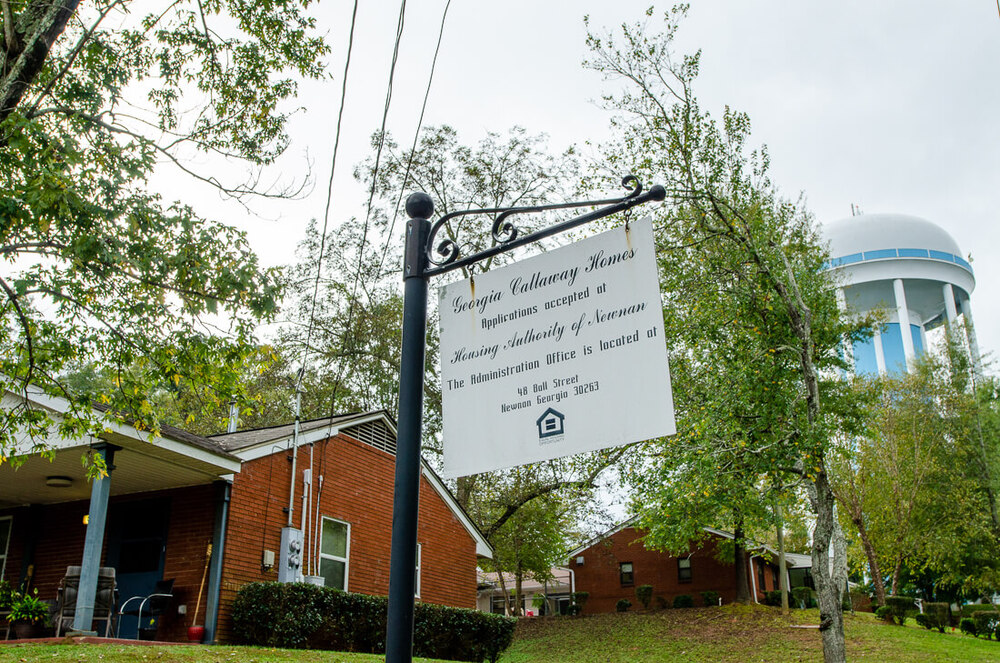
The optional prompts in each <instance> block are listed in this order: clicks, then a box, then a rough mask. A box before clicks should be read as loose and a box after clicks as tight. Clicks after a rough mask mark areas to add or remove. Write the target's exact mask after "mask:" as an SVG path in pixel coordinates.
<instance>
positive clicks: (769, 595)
mask: <svg viewBox="0 0 1000 663" xmlns="http://www.w3.org/2000/svg"><path fill="white" fill-rule="evenodd" d="M764 605H771V606H774V607H776V608H777V607H781V590H780V589H773V590H771V591H769V592H764Z"/></svg>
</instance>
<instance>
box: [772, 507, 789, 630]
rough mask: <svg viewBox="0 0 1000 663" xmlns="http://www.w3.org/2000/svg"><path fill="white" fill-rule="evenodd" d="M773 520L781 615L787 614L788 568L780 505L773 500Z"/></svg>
mask: <svg viewBox="0 0 1000 663" xmlns="http://www.w3.org/2000/svg"><path fill="white" fill-rule="evenodd" d="M774 519H775V520H776V521H778V531H777V534H778V588H779V589H780V590H781V614H783V615H787V614H788V568H787V567H786V566H785V524H784V522H783V521H782V517H781V505H780V504H778V500H777V498H775V500H774Z"/></svg>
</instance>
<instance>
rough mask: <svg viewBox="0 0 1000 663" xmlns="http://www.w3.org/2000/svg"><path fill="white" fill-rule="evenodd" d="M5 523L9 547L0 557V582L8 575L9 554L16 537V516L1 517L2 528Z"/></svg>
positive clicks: (5, 547) (7, 546)
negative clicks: (12, 541)
mask: <svg viewBox="0 0 1000 663" xmlns="http://www.w3.org/2000/svg"><path fill="white" fill-rule="evenodd" d="M4 521H7V545H6V546H4V549H3V553H2V556H0V580H3V579H4V575H5V574H6V573H7V554H8V553H9V552H10V540H11V538H13V536H14V516H0V528H2V527H3V523H4Z"/></svg>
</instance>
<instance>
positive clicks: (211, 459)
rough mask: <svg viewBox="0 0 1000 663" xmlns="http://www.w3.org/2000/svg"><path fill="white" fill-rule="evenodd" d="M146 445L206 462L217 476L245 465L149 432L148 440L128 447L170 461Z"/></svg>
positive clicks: (235, 459) (145, 454)
mask: <svg viewBox="0 0 1000 663" xmlns="http://www.w3.org/2000/svg"><path fill="white" fill-rule="evenodd" d="M128 428H131V426H129V427H128ZM133 430H134V429H133ZM135 433H136V435H137V436H138V435H140V434H141V433H140V431H135ZM145 445H148V446H149V447H154V448H157V449H165V450H167V451H170V452H172V453H175V454H177V455H179V456H183V457H185V458H190V459H191V460H196V461H199V462H202V463H206V464H208V465H212V466H214V467H215V468H216V471H215V472H213V474H214V475H216V476H219V475H220V473H222V472H225V473H234V472H239V471H240V468H241V467H242V466H243V461H241V460H239V459H237V458H225V457H223V456H219V455H217V454H214V453H212V452H211V451H208V450H207V449H201V448H200V447H196V446H193V445H190V444H187V443H186V442H180V441H178V440H173V439H171V438H169V437H154V436H152V435H149V434H147V436H146V440H143V441H142V445H135V446H130V447H129V448H128V449H129V451H134V452H136V453H139V454H142V455H144V456H150V457H153V458H157V459H159V460H167V461H169V459H166V458H163V457H162V456H157V455H156V454H153V453H149V451H148V450H147V448H146V446H145ZM175 464H178V465H183V463H175Z"/></svg>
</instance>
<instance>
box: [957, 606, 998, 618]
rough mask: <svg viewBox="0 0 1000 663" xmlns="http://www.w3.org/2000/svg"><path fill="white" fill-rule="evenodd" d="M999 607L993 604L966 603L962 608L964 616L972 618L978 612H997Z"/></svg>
mask: <svg viewBox="0 0 1000 663" xmlns="http://www.w3.org/2000/svg"><path fill="white" fill-rule="evenodd" d="M996 609H997V606H996V605H994V604H992V603H966V604H965V605H963V606H962V616H963V617H972V615H974V614H975V613H977V612H980V611H982V610H989V611H995V610H996Z"/></svg>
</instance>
